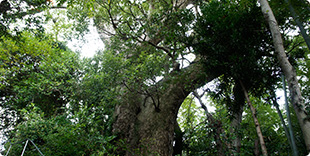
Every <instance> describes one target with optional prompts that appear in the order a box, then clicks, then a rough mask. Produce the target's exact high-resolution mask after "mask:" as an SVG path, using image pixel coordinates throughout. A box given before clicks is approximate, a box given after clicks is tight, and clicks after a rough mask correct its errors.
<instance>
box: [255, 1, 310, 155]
mask: <svg viewBox="0 0 310 156" xmlns="http://www.w3.org/2000/svg"><path fill="white" fill-rule="evenodd" d="M259 2H260V4H261V9H262V13H263V15H264V16H265V18H266V20H267V21H268V24H269V27H270V30H271V33H272V38H273V42H274V46H275V51H276V55H277V58H278V60H279V64H280V67H281V69H282V71H283V73H284V75H285V77H286V79H287V82H288V85H289V90H290V97H291V102H292V104H293V107H294V110H295V113H296V116H297V119H298V122H299V125H300V128H301V130H302V132H303V138H304V140H305V144H306V147H307V151H308V152H309V151H310V130H309V129H310V121H309V120H308V119H307V114H306V111H305V104H304V100H303V97H302V95H301V91H300V87H299V86H298V79H297V77H296V71H295V69H294V68H293V66H292V65H291V64H290V62H289V61H288V58H287V56H286V54H285V50H284V46H283V41H282V37H281V33H280V30H279V26H278V23H277V21H276V19H275V17H274V15H273V12H272V10H271V8H270V6H269V3H268V1H267V0H260V1H259Z"/></svg>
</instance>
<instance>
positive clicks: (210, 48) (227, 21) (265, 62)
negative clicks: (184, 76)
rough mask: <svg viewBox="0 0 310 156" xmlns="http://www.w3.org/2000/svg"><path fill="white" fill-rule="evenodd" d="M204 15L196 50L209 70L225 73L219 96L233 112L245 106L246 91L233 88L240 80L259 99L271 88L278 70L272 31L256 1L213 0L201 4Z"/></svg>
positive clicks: (199, 22)
mask: <svg viewBox="0 0 310 156" xmlns="http://www.w3.org/2000/svg"><path fill="white" fill-rule="evenodd" d="M201 12H202V16H201V17H200V18H198V19H197V25H196V26H195V32H196V33H197V39H196V40H197V41H196V42H197V43H195V42H193V43H194V44H193V47H194V49H195V52H197V53H198V54H200V55H202V56H203V61H204V62H205V66H206V70H211V69H217V71H219V72H221V73H222V74H223V76H222V77H221V78H220V79H219V80H220V83H219V86H218V90H217V93H218V94H217V96H221V97H222V98H226V104H228V106H230V107H231V108H232V109H233V107H237V108H238V107H239V106H238V105H239V104H243V103H244V97H243V95H242V94H243V92H242V91H241V92H240V91H239V92H237V90H238V89H233V88H234V87H233V86H235V87H238V84H239V81H242V83H243V84H244V85H245V87H246V89H247V90H249V91H251V92H252V93H253V94H256V95H257V96H260V94H261V93H264V92H265V91H266V90H268V89H272V85H273V84H275V82H276V80H277V79H276V78H277V74H278V70H279V69H278V68H276V61H275V60H274V58H273V57H271V56H272V53H273V52H272V50H271V48H272V47H271V45H272V42H271V36H270V32H269V31H268V29H267V27H266V25H265V24H264V23H265V21H264V18H263V16H262V15H261V11H260V8H259V7H257V6H256V4H255V2H252V1H240V2H239V1H224V2H222V1H212V2H210V3H206V4H204V5H202V6H201ZM240 89H241V87H240V86H239V90H240ZM233 90H234V91H233ZM238 99H239V100H238ZM233 103H239V104H237V106H233V105H234V104H233ZM233 110H234V109H233Z"/></svg>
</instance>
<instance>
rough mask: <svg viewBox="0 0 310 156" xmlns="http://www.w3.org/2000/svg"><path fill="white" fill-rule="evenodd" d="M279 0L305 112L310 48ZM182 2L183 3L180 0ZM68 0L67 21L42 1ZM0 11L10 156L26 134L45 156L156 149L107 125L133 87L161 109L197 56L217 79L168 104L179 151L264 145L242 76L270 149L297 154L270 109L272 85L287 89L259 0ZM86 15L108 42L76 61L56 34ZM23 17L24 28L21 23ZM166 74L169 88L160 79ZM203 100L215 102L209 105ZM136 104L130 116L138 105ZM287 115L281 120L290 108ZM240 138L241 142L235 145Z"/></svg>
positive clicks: (303, 8) (72, 2) (221, 151)
mask: <svg viewBox="0 0 310 156" xmlns="http://www.w3.org/2000/svg"><path fill="white" fill-rule="evenodd" d="M297 1H298V2H299V1H303V0H293V1H290V3H291V4H292V5H293V6H294V7H295V9H296V10H297V13H298V14H300V20H302V21H303V24H304V25H307V24H309V16H308V15H309V14H310V13H309V4H308V3H307V2H305V1H303V3H297ZM283 3H284V2H279V1H277V0H276V1H272V2H271V6H272V8H275V9H274V10H275V15H276V18H277V19H278V21H279V25H280V28H281V30H283V31H282V33H283V34H282V35H283V36H284V39H285V46H286V47H287V55H288V56H289V59H290V62H291V63H292V64H293V65H294V67H295V68H296V71H297V75H298V78H299V84H300V86H301V89H302V93H303V97H304V98H305V103H306V107H307V108H306V110H307V111H310V107H309V97H310V90H309V76H310V75H309V66H310V65H309V64H310V61H309V54H310V51H309V49H307V47H306V44H305V42H304V40H303V38H301V36H299V35H295V36H292V35H289V34H287V32H288V31H295V28H296V25H295V23H294V21H292V19H291V18H290V14H289V12H288V6H287V5H283V6H282V5H279V4H283ZM64 4H65V5H64ZM183 4H184V5H187V6H186V7H182V5H183ZM63 5H64V6H66V7H67V8H66V11H63V12H59V14H64V15H61V16H67V17H68V18H69V19H72V20H74V22H73V24H68V23H66V22H65V21H66V20H64V19H60V16H59V17H58V19H57V20H58V21H55V18H53V14H50V12H51V10H47V9H52V8H54V9H57V8H60V9H64V8H65V7H64V6H63ZM0 8H1V9H0V10H1V11H0V18H1V21H0V22H1V23H0V34H1V38H0V72H1V75H0V112H1V122H0V127H1V129H4V131H3V134H4V135H5V136H6V138H7V139H8V140H9V141H8V142H7V143H6V144H5V148H6V150H7V149H9V147H10V146H11V149H10V154H9V155H19V154H20V153H21V152H22V150H23V148H24V145H25V144H24V143H25V141H26V140H27V139H29V140H31V141H33V142H34V143H35V144H36V145H37V146H38V148H39V149H40V150H41V151H42V152H43V153H44V155H123V153H122V152H123V151H130V153H131V154H132V155H137V154H141V153H143V151H147V152H146V153H147V154H155V153H156V152H154V151H151V150H149V149H148V148H149V146H151V145H150V144H149V143H146V144H144V142H143V141H144V140H139V141H138V142H139V144H142V145H143V146H142V147H141V148H136V149H133V148H131V147H130V146H129V145H128V144H127V143H128V142H126V141H127V140H123V139H122V138H120V136H118V135H117V133H114V132H113V123H114V122H115V119H116V117H115V114H117V113H118V112H120V111H123V110H120V109H121V107H120V104H122V103H125V104H128V107H131V106H130V105H129V104H130V102H131V101H135V100H137V99H134V98H135V97H137V96H131V95H138V94H141V95H143V96H144V97H146V98H145V99H143V100H144V104H145V103H146V102H147V98H148V97H149V98H150V99H149V100H150V101H151V102H152V103H153V104H154V108H155V112H157V113H160V112H161V111H164V110H160V100H162V99H160V96H162V95H165V94H166V93H165V92H164V91H165V90H166V89H167V88H168V87H169V85H170V84H171V85H172V86H173V85H174V84H175V83H176V82H177V81H180V80H183V79H188V78H187V77H185V76H184V75H182V71H187V70H189V69H191V68H190V67H191V65H193V64H197V63H202V64H203V70H201V71H194V72H197V73H198V74H201V75H208V74H210V73H216V75H217V78H216V79H215V81H213V82H212V87H211V86H210V85H209V86H204V87H201V88H200V90H202V92H203V93H204V94H206V95H207V96H201V97H197V96H196V98H198V99H199V100H200V101H199V103H198V102H197V100H196V98H195V96H193V95H192V94H190V95H189V96H188V97H187V98H186V99H185V100H184V101H183V104H182V105H181V106H180V108H179V109H177V110H176V112H174V113H175V115H177V114H178V118H177V124H176V125H175V135H174V144H173V145H174V150H175V155H177V154H182V155H231V154H233V155H260V154H261V152H262V151H261V149H260V145H259V143H258V137H257V133H256V129H255V128H256V127H255V124H254V122H253V118H252V116H251V111H250V108H249V107H248V106H247V105H245V104H246V100H245V96H244V94H243V90H242V87H241V85H244V86H245V87H246V89H247V91H248V93H249V94H250V99H251V101H252V103H253V104H254V107H255V108H256V110H257V112H256V114H255V116H256V117H257V118H258V120H259V122H260V125H261V129H262V133H263V134H262V135H263V136H264V139H265V142H266V146H267V149H268V153H269V155H290V154H291V153H292V151H291V147H290V141H289V139H288V138H287V137H286V133H285V131H284V127H283V125H282V123H281V118H280V117H279V114H278V113H279V112H277V110H276V109H275V107H274V106H275V104H274V99H277V98H278V97H279V95H276V94H275V92H277V93H279V90H281V89H283V88H281V87H280V86H281V83H282V82H281V81H280V75H281V70H280V68H279V67H278V62H277V60H276V58H275V56H274V53H275V52H274V47H273V42H272V37H271V33H270V31H269V28H268V25H267V23H265V18H264V16H263V14H262V13H261V10H260V7H259V6H258V5H257V3H256V1H254V0H238V1H229V0H211V1H196V2H191V1H190V2H189V1H184V3H180V4H179V3H178V2H175V3H174V2H167V1H156V3H155V1H154V3H153V2H148V1H131V0H122V1H112V0H111V1H110V0H109V1H104V2H101V1H100V2H99V1H96V0H94V1H79V0H69V1H66V0H59V1H45V0H35V1H33V0H20V1H9V0H3V1H1V4H0ZM44 10H47V11H46V12H44ZM40 12H44V13H43V15H42V13H41V15H42V16H40V15H38V14H40ZM304 12H307V13H309V14H306V13H304ZM48 20H52V21H53V20H54V21H53V24H54V27H53V28H55V29H53V31H54V34H48V31H47V32H46V31H45V30H44V29H43V26H42V24H44V23H46V21H48ZM91 20H94V23H95V26H96V27H97V29H98V31H99V33H100V35H101V38H102V39H106V40H105V41H104V42H105V48H106V49H105V50H104V51H98V52H97V53H96V55H95V56H93V57H91V58H83V59H82V58H80V56H79V54H78V53H76V52H73V51H71V50H70V49H69V48H68V47H67V46H66V43H65V42H60V41H59V40H60V38H61V37H60V38H58V35H60V36H61V34H60V33H62V31H60V29H68V28H70V29H72V33H76V32H77V33H76V34H82V33H83V32H85V31H87V29H88V28H87V27H88V24H89V22H90V21H91ZM19 22H20V23H22V22H24V23H25V26H24V27H23V28H21V27H20V26H18V24H19ZM57 22H60V23H58V24H60V25H57ZM58 28H59V29H58ZM306 29H309V28H307V27H306ZM58 30H59V31H58ZM73 30H74V32H73ZM53 31H52V32H53ZM64 31H70V30H64ZM307 31H309V30H307ZM50 32H51V31H50ZM68 34H70V33H68ZM66 35H67V34H66ZM66 35H64V36H66ZM51 36H53V37H51ZM71 37H72V36H71ZM69 38H70V37H69ZM206 77H207V76H206ZM188 81H190V82H192V80H188ZM164 83H166V84H168V85H167V86H165V85H161V84H164ZM192 84H193V85H188V86H186V89H187V88H195V89H198V87H196V86H199V87H200V86H202V85H203V84H195V82H194V81H193V82H192ZM168 89H169V88H168ZM183 94H185V93H183ZM124 97H125V98H124ZM201 99H202V101H204V103H208V105H212V106H213V107H214V108H215V111H212V112H209V111H208V110H207V109H206V108H205V105H204V104H203V103H201ZM126 100H128V101H126ZM137 101H138V100H137ZM200 106H201V107H200ZM145 107H146V106H145ZM208 107H209V106H208ZM280 108H281V107H280ZM291 109H293V108H292V107H291ZM141 110H142V109H141V108H140V109H136V110H135V112H125V113H128V114H134V113H136V114H138V113H139V112H140V111H141ZM281 111H282V112H283V110H282V108H281ZM238 112H241V115H242V122H240V123H238V124H239V128H235V127H233V124H232V122H233V120H235V119H236V116H235V115H236V113H238ZM291 112H293V111H291ZM284 114H285V113H284ZM308 114H310V113H308ZM284 116H285V115H284ZM142 117H143V116H142ZM142 117H140V118H142ZM309 118H310V117H309ZM309 118H308V119H309ZM283 120H284V121H285V122H286V121H287V119H286V117H284V119H283ZM292 120H293V121H292V123H293V131H294V137H295V139H296V142H297V143H296V144H297V148H298V152H299V154H300V155H303V154H306V152H307V151H306V150H305V144H304V140H303V134H302V133H301V130H300V127H299V125H298V121H297V118H296V115H295V114H292ZM135 123H138V121H136V122H135ZM130 126H131V125H130ZM135 128H136V129H135V130H136V131H135V132H134V133H138V132H137V131H139V129H138V127H135ZM130 135H134V134H130ZM237 139H240V144H241V146H240V147H239V148H240V149H236V148H238V147H235V145H234V141H236V140H237ZM176 151H177V152H176ZM5 152H6V151H3V152H2V154H5ZM25 154H26V155H38V151H36V149H35V147H34V146H32V145H30V144H29V145H28V146H27V149H26V151H25ZM144 154H145V153H144ZM155 155H156V154H155Z"/></svg>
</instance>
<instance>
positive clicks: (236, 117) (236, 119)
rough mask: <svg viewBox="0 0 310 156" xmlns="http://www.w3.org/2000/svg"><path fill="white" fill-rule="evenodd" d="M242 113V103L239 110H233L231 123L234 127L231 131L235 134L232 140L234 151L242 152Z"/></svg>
mask: <svg viewBox="0 0 310 156" xmlns="http://www.w3.org/2000/svg"><path fill="white" fill-rule="evenodd" d="M242 113H243V105H241V108H240V110H239V111H238V112H233V114H232V116H233V118H232V120H231V123H230V126H231V127H232V129H231V133H232V134H234V135H235V139H233V140H232V148H233V152H234V153H240V148H241V137H240V134H239V130H240V128H241V121H242Z"/></svg>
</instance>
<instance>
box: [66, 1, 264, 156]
mask: <svg viewBox="0 0 310 156" xmlns="http://www.w3.org/2000/svg"><path fill="white" fill-rule="evenodd" d="M221 3H222V2H216V1H215V2H214V3H213V1H212V2H210V6H211V7H210V8H212V6H213V9H215V8H216V7H217V6H221ZM208 4H209V2H204V1H201V2H200V1H195V2H193V1H169V2H168V1H95V2H93V3H83V2H80V3H79V2H72V6H74V5H82V6H84V8H83V7H82V10H79V13H81V12H87V11H89V10H90V11H91V12H88V13H89V14H90V15H91V16H92V17H94V20H95V25H96V27H97V29H98V31H99V33H100V34H101V37H102V39H106V38H108V39H107V40H105V41H106V45H107V50H108V51H111V52H112V53H113V54H114V55H115V57H120V58H121V61H123V62H125V63H126V64H127V66H124V67H125V68H124V69H120V70H119V71H117V72H120V73H122V74H124V77H123V80H122V82H121V83H120V86H119V87H120V88H121V91H122V94H121V95H120V97H119V100H120V102H119V104H118V105H117V106H116V108H115V121H114V124H113V132H114V134H117V135H118V137H119V139H123V140H125V141H126V142H127V143H128V146H129V148H128V149H129V150H127V151H125V153H122V154H125V155H134V154H137V153H136V152H137V151H138V152H141V153H145V154H147V153H157V154H159V155H171V154H172V145H173V131H174V125H175V124H176V115H177V112H178V109H179V107H180V106H181V104H182V102H183V101H184V99H185V98H186V97H187V96H188V95H189V93H190V92H192V91H194V90H195V89H196V88H199V87H200V86H202V85H204V84H206V83H207V82H209V81H211V80H212V79H214V78H216V77H218V76H219V75H221V74H227V75H229V74H232V73H234V72H236V71H238V68H240V67H238V66H237V64H238V63H242V59H241V60H239V61H238V59H239V57H237V56H239V55H236V57H235V60H234V59H231V60H229V59H228V58H229V57H227V56H225V55H226V54H227V53H228V52H231V53H232V56H234V54H239V53H238V52H240V50H242V49H244V48H245V49H251V48H252V51H250V52H252V53H253V54H254V55H251V56H250V57H249V58H251V59H249V61H248V62H245V63H244V64H246V63H249V62H250V63H251V61H254V62H256V61H257V60H258V59H259V58H261V57H262V56H267V55H268V52H269V51H268V46H267V47H266V44H264V43H265V42H266V41H268V37H267V39H266V38H264V39H265V41H264V40H263V39H261V38H260V37H262V38H263V36H264V35H268V32H267V31H266V29H263V27H261V24H260V23H261V20H262V19H263V18H259V19H256V18H251V19H252V21H251V22H252V23H251V24H253V25H251V26H256V27H257V29H255V28H256V27H255V28H254V29H249V30H247V29H246V27H245V26H244V25H233V24H232V25H223V28H222V29H219V30H218V29H217V28H218V27H213V25H212V23H210V24H209V23H207V24H205V23H204V22H205V20H206V19H208V18H211V19H212V18H214V19H215V18H221V19H222V20H223V21H224V20H226V21H227V23H229V20H234V19H238V18H237V17H238V15H237V14H236V15H235V16H233V14H229V15H230V17H228V18H226V16H227V14H228V13H231V12H229V11H227V12H223V16H212V15H209V13H210V12H208V11H210V10H207V9H206V7H205V8H204V6H209V5H208ZM215 4H218V5H217V6H216V5H215ZM236 4H237V2H235V3H234V2H231V3H230V2H223V5H227V6H229V5H231V6H232V8H233V9H234V8H235V10H232V11H238V8H237V5H236ZM251 6H252V7H253V8H255V7H256V6H255V5H249V3H248V2H245V3H244V5H242V7H244V8H248V7H251ZM73 9H74V7H73ZM75 9H79V8H75ZM80 9H81V8H80ZM244 10H247V9H244ZM249 10H250V12H246V11H244V12H242V13H244V14H242V15H240V16H241V17H247V16H248V17H251V16H249V15H253V16H257V15H258V16H259V15H260V14H257V13H258V12H257V7H256V9H252V8H251V9H249ZM255 10H256V12H255ZM217 11H220V10H217ZM251 11H253V12H251ZM226 13H227V14H226ZM251 13H252V14H251ZM77 17H79V16H77ZM234 17H235V18H234ZM260 17H262V16H260ZM242 20H244V21H246V22H248V21H247V20H248V19H242V18H240V21H242ZM218 22H221V21H218ZM241 23H242V22H240V23H238V24H241ZM255 23H256V24H258V25H255ZM199 24H200V25H199ZM204 24H205V25H204ZM246 24H247V23H246ZM195 26H197V28H196V30H194V27H195ZM234 26H236V27H239V28H240V30H239V31H240V32H242V33H238V32H236V31H235V32H236V33H233V34H232V35H233V36H230V35H229V33H227V36H223V35H222V34H221V31H227V29H226V28H232V29H233V27H234ZM225 27H226V28H225ZM193 30H194V31H193ZM212 33H213V34H217V33H218V34H217V35H216V36H214V37H215V38H212V39H208V38H206V36H207V35H212ZM247 33H250V34H251V35H253V36H250V38H252V39H257V42H256V40H255V41H253V42H251V44H250V45H248V44H247V43H246V41H248V38H247V36H243V35H246V34H247ZM255 33H256V34H255ZM225 35H226V34H225ZM240 35H241V36H240ZM256 35H261V36H259V37H258V36H256ZM218 36H221V37H226V39H229V40H230V41H231V42H232V43H231V44H228V46H225V45H223V46H218V45H219V44H221V40H219V37H218ZM216 37H217V39H216ZM238 37H239V38H238ZM242 37H243V38H242ZM234 38H236V40H233V39H234ZM237 39H239V40H237ZM240 39H241V40H240ZM259 39H261V40H259ZM222 44H224V43H222ZM239 45H240V47H238V46H239ZM267 45H268V44H267ZM231 46H232V48H230V47H231ZM255 50H257V51H255ZM213 52H215V53H216V52H218V54H219V55H213V54H212V53H213ZM224 52H226V53H224ZM243 52H244V53H240V55H241V57H243V58H244V59H245V58H246V57H247V56H248V55H247V52H249V51H245V50H244V51H243ZM259 52H262V53H259ZM189 54H194V55H195V59H194V61H191V62H190V61H188V60H187V57H186V55H189ZM187 61H188V62H187ZM230 61H237V62H236V66H235V64H233V67H235V68H232V70H226V69H229V68H230V67H231V66H232V65H231V63H232V62H230ZM220 62H224V63H223V64H222V63H220ZM184 63H187V64H189V65H188V66H186V67H185V66H184ZM254 64H255V63H254ZM251 67H252V66H251ZM241 69H242V68H241ZM246 70H247V71H250V70H252V69H246ZM254 71H256V70H254ZM253 75H254V74H253ZM233 76H234V77H236V78H239V79H240V78H241V77H242V75H233ZM159 78H161V79H159ZM243 81H247V80H243ZM143 146H146V148H147V150H146V149H145V148H143ZM130 149H138V150H137V151H135V150H130Z"/></svg>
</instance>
